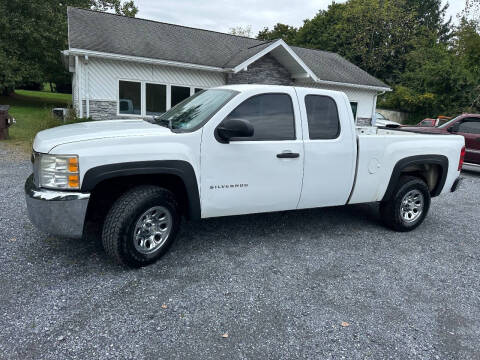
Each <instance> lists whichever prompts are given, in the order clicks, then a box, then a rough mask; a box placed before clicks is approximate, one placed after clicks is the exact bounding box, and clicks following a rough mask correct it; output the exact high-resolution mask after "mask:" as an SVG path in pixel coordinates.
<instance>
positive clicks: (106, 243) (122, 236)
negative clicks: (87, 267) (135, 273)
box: [102, 185, 180, 267]
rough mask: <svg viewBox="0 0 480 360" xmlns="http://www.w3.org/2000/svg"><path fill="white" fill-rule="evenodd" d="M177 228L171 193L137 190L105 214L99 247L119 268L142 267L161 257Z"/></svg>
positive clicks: (145, 187) (153, 188)
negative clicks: (102, 248)
mask: <svg viewBox="0 0 480 360" xmlns="http://www.w3.org/2000/svg"><path fill="white" fill-rule="evenodd" d="M179 224H180V212H179V207H178V204H177V202H176V200H175V196H174V194H173V193H172V192H170V191H169V190H166V189H163V188H160V187H157V186H150V185H143V186H138V187H136V188H133V189H132V190H130V191H128V192H126V193H125V194H123V195H122V196H121V197H120V198H118V199H117V201H115V203H114V204H113V206H112V207H111V209H110V211H109V212H108V214H107V217H106V218H105V223H104V225H103V232H102V242H103V247H104V249H105V252H106V253H107V255H109V256H110V257H112V258H113V259H114V260H115V261H116V262H118V263H120V264H125V265H128V266H132V267H141V266H145V265H148V264H151V263H153V262H155V261H156V260H158V259H159V258H160V257H161V256H162V255H163V254H165V252H166V251H167V250H168V248H169V247H170V245H171V244H172V243H173V241H174V240H175V238H176V236H177V233H178V229H179Z"/></svg>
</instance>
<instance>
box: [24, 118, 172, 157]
mask: <svg viewBox="0 0 480 360" xmlns="http://www.w3.org/2000/svg"><path fill="white" fill-rule="evenodd" d="M155 132H156V133H161V134H162V135H165V134H166V133H168V132H171V131H170V130H169V129H167V128H165V127H162V126H159V125H156V124H151V123H149V122H146V121H143V120H136V119H133V120H103V121H89V122H83V123H77V124H71V125H64V126H58V127H55V128H52V129H48V130H43V131H40V132H39V133H38V134H37V136H36V137H35V141H34V142H33V149H34V150H35V151H37V152H41V153H48V152H49V151H51V150H52V149H53V148H54V147H55V146H58V145H61V144H66V143H71V142H77V141H86V140H94V139H104V138H114V137H126V136H142V135H152V133H155Z"/></svg>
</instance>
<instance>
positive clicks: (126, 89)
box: [118, 81, 142, 115]
mask: <svg viewBox="0 0 480 360" xmlns="http://www.w3.org/2000/svg"><path fill="white" fill-rule="evenodd" d="M141 87H142V84H141V83H140V82H133V81H120V82H119V86H118V95H119V113H120V114H135V115H140V114H141V113H142V105H141V104H142V101H141V97H142V90H141Z"/></svg>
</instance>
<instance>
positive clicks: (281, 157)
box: [277, 152, 300, 159]
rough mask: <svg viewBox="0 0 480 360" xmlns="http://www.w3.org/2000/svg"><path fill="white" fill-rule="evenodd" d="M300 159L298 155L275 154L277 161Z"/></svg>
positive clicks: (289, 153) (291, 153)
mask: <svg viewBox="0 0 480 360" xmlns="http://www.w3.org/2000/svg"><path fill="white" fill-rule="evenodd" d="M298 157H300V154H299V153H293V152H283V153H280V154H277V158H279V159H296V158H298Z"/></svg>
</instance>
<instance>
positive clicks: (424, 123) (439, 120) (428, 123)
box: [415, 116, 451, 127]
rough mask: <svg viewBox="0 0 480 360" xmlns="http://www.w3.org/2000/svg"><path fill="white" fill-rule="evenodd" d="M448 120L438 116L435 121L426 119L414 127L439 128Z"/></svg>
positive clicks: (448, 119)
mask: <svg viewBox="0 0 480 360" xmlns="http://www.w3.org/2000/svg"><path fill="white" fill-rule="evenodd" d="M450 120H451V118H448V117H445V116H439V117H438V118H437V119H430V118H427V119H423V120H422V121H420V122H419V123H418V124H417V125H415V126H418V127H437V126H441V125H443V124H445V123H447V122H448V121H450Z"/></svg>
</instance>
